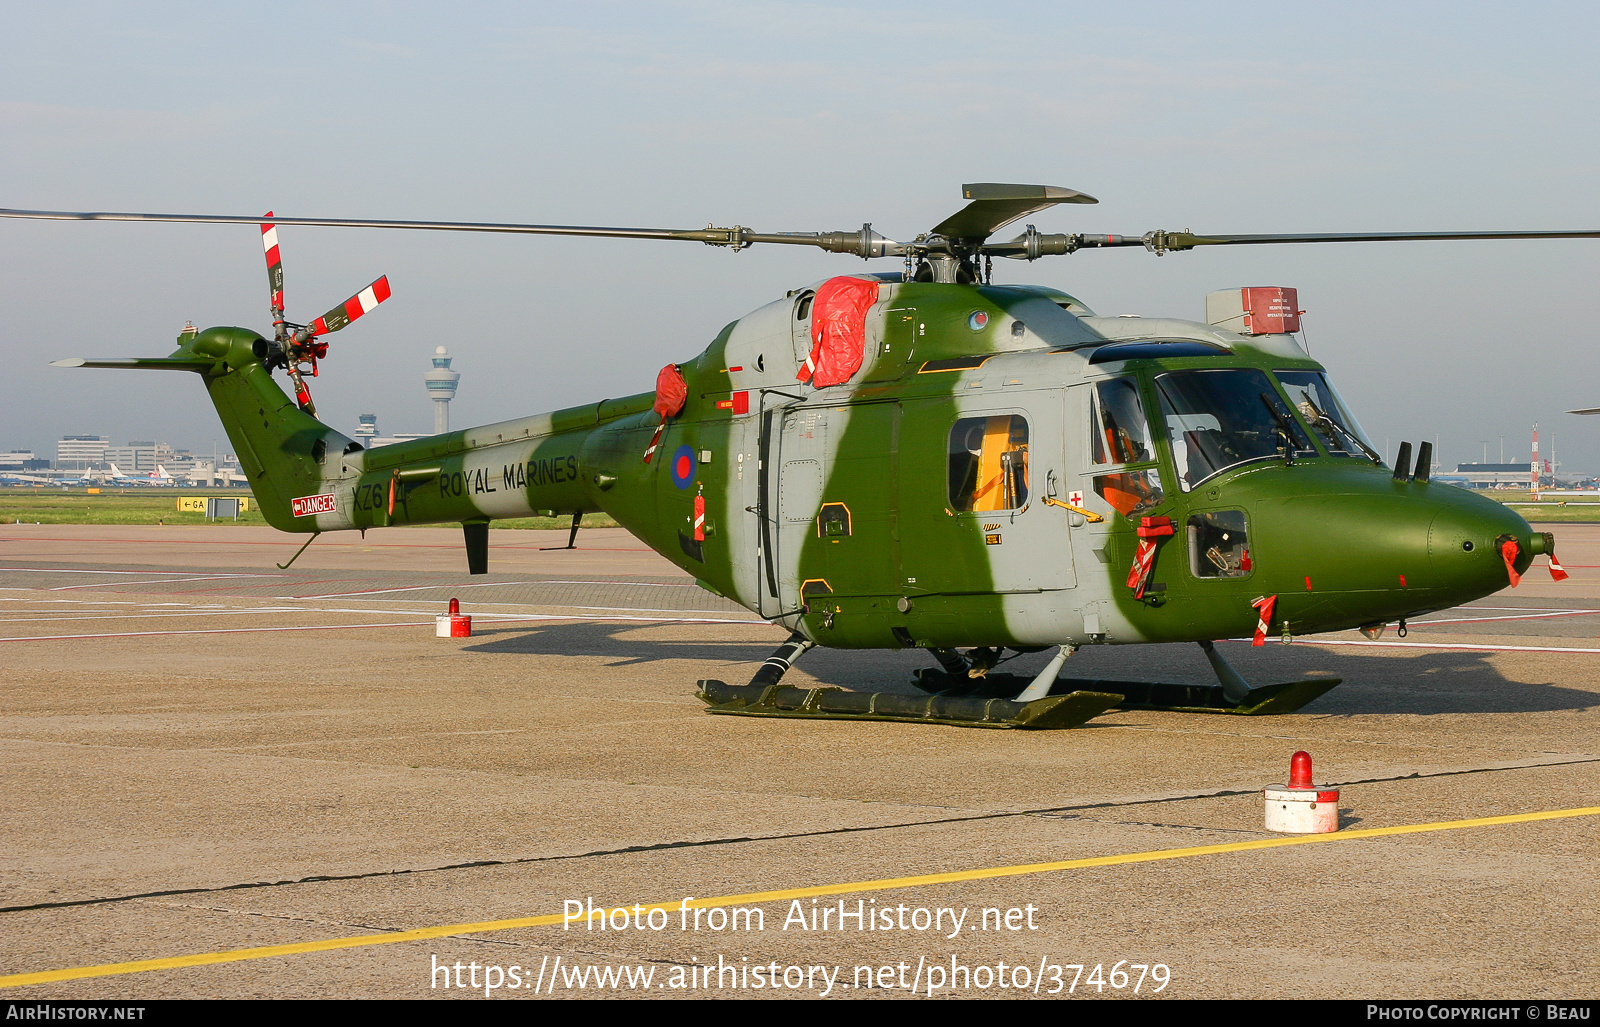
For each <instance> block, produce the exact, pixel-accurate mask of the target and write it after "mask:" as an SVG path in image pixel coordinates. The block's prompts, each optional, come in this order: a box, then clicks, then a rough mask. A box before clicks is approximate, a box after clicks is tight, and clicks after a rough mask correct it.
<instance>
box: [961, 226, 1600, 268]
mask: <svg viewBox="0 0 1600 1027" xmlns="http://www.w3.org/2000/svg"><path fill="white" fill-rule="evenodd" d="M1471 239H1491V240H1492V239H1600V230H1596V231H1571V232H1568V231H1549V232H1317V233H1309V234H1284V235H1195V234H1194V233H1192V232H1163V231H1155V232H1146V233H1145V234H1144V235H1067V234H1061V233H1053V234H1044V233H1040V232H1035V231H1032V230H1031V228H1030V230H1029V231H1027V232H1024V233H1023V234H1022V235H1019V236H1017V237H1016V238H1015V239H1012V240H1010V241H1008V242H991V243H985V244H984V245H983V246H982V247H981V249H980V252H982V253H985V254H987V255H989V256H991V257H1010V258H1012V259H1014V260H1038V259H1039V258H1040V257H1050V256H1057V255H1060V254H1063V253H1076V252H1077V251H1078V250H1086V249H1108V248H1116V247H1122V246H1142V247H1144V248H1145V249H1147V250H1149V251H1150V252H1151V253H1157V254H1160V253H1166V252H1167V251H1168V250H1192V249H1194V248H1195V247H1196V246H1249V245H1262V244H1269V243H1300V242H1429V241H1433V242H1455V241H1464V240H1471Z"/></svg>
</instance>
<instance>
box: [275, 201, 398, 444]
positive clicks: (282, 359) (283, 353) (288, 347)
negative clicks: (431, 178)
mask: <svg viewBox="0 0 1600 1027" xmlns="http://www.w3.org/2000/svg"><path fill="white" fill-rule="evenodd" d="M266 217H268V218H270V217H272V211H270V210H269V211H267V213H266ZM261 246H262V249H263V250H264V251H265V253H266V258H267V289H268V293H269V303H270V307H271V310H272V331H273V341H272V345H271V346H270V347H269V350H268V353H267V356H266V359H265V360H263V361H262V363H263V365H264V366H265V367H266V369H267V370H268V371H271V370H273V369H275V368H278V367H281V368H283V369H284V371H285V372H286V373H287V374H288V375H289V380H290V381H291V382H293V383H294V399H295V402H296V403H298V404H299V405H300V409H301V410H304V411H305V412H306V413H308V414H310V415H311V416H312V417H315V416H316V415H317V408H316V405H315V404H313V403H312V402H311V390H310V389H309V388H308V387H307V386H306V381H305V380H306V376H307V375H309V376H310V377H312V378H315V377H317V362H318V361H319V360H322V359H324V358H325V357H327V355H328V343H327V340H325V339H323V338H321V337H322V336H325V335H328V334H330V333H332V332H337V331H338V330H340V329H341V328H345V327H348V326H349V325H350V323H351V322H353V321H355V320H356V319H357V318H360V317H361V316H362V315H364V314H368V313H371V311H372V310H373V308H375V307H376V306H377V305H378V304H380V303H382V302H383V301H384V300H386V299H388V298H389V276H388V275H384V276H383V277H382V278H379V279H378V280H377V281H376V282H373V283H372V284H371V285H369V286H367V287H366V288H365V289H362V290H361V291H360V292H358V293H356V294H355V295H354V296H352V297H350V298H349V299H347V300H345V301H344V302H343V303H341V304H340V305H339V306H337V307H334V308H333V309H332V310H330V311H328V312H327V313H326V314H323V315H322V316H321V317H319V318H317V319H316V320H315V321H312V322H311V323H310V324H308V325H302V324H295V323H294V322H292V321H289V320H287V319H286V318H285V316H284V312H283V308H284V304H283V257H282V254H281V253H280V252H279V251H278V226H277V225H276V224H274V223H273V222H271V221H264V222H262V224H261Z"/></svg>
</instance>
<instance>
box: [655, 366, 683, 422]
mask: <svg viewBox="0 0 1600 1027" xmlns="http://www.w3.org/2000/svg"><path fill="white" fill-rule="evenodd" d="M688 398H689V386H688V384H687V383H686V382H685V381H684V380H683V372H682V371H679V370H678V365H677V364H668V365H667V366H666V367H663V368H662V369H661V373H660V374H658V375H656V404H655V411H656V413H658V414H660V415H661V416H662V417H676V416H678V411H680V410H682V409H683V404H684V401H685V400H687V399H688Z"/></svg>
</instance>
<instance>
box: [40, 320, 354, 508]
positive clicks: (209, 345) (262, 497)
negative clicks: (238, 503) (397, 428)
mask: <svg viewBox="0 0 1600 1027" xmlns="http://www.w3.org/2000/svg"><path fill="white" fill-rule="evenodd" d="M268 345H269V344H268V343H267V340H265V339H263V338H262V337H261V336H260V335H258V334H256V333H255V332H252V331H250V330H249V329H248V328H208V329H206V330H205V331H203V332H195V331H193V330H192V329H191V330H188V331H185V332H184V333H183V334H182V335H180V336H178V349H177V351H176V352H174V353H172V354H171V355H169V356H165V357H121V358H95V359H84V358H81V357H75V358H73V359H71V360H57V361H54V362H53V363H54V366H56V367H108V368H127V369H136V370H152V371H192V372H194V373H196V374H198V375H200V377H201V379H202V380H203V381H204V382H205V386H206V391H207V392H208V393H209V394H210V395H211V402H212V405H213V406H215V407H216V409H217V414H218V416H219V417H221V418H222V426H223V428H224V429H225V430H226V431H227V433H228V441H229V442H230V443H231V444H232V446H233V451H234V452H235V453H236V454H238V457H239V465H240V466H241V467H242V468H243V469H244V473H245V477H246V478H247V479H248V480H249V482H250V487H251V490H252V491H253V492H254V493H255V497H256V502H257V503H258V504H259V506H260V509H261V512H262V515H263V516H264V517H265V518H266V520H267V523H269V524H271V525H272V526H273V527H275V528H277V529H279V530H280V531H298V532H314V531H317V530H319V529H318V528H317V526H316V523H315V521H316V518H314V517H303V518H296V517H295V516H294V514H293V512H292V503H291V501H292V500H293V499H295V498H297V497H304V496H307V495H314V494H316V493H317V491H318V490H319V488H320V486H321V482H322V479H323V477H324V475H323V469H322V464H323V461H324V459H325V457H326V455H327V453H328V450H329V449H332V448H334V447H335V445H337V446H338V447H339V448H338V449H336V450H335V453H336V454H337V453H338V452H339V451H340V450H343V448H344V447H345V446H346V445H347V444H348V443H349V442H350V440H349V439H347V438H345V437H344V436H343V435H340V434H339V433H338V432H336V431H334V430H333V429H331V428H329V427H328V426H327V425H325V424H323V423H322V422H321V421H319V420H317V419H316V418H315V417H312V416H311V415H310V414H308V413H306V412H305V411H303V410H301V409H300V408H299V407H298V406H296V405H295V402H294V401H293V400H291V399H290V398H289V397H288V395H287V394H286V393H285V392H284V391H283V390H282V389H281V388H279V387H278V384H277V383H276V382H274V381H273V380H272V375H271V373H270V372H269V371H268V370H267V369H266V368H265V367H264V366H262V358H263V357H265V356H266V354H267V353H268ZM112 473H113V474H115V475H117V476H119V477H120V476H121V474H122V472H121V471H119V470H117V468H116V465H114V464H113V465H112ZM160 476H161V477H165V478H168V480H170V476H167V475H166V472H165V469H162V470H161V472H160Z"/></svg>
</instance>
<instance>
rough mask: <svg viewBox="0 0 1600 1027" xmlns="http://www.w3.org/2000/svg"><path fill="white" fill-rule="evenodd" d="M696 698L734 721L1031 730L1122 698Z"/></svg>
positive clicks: (841, 694)
mask: <svg viewBox="0 0 1600 1027" xmlns="http://www.w3.org/2000/svg"><path fill="white" fill-rule="evenodd" d="M695 694H696V695H697V696H698V697H699V698H700V699H701V700H702V701H703V702H705V703H706V705H707V707H708V708H707V709H706V712H707V713H722V714H728V715H731V716H735V717H791V718H797V719H801V720H894V721H901V722H905V723H913V724H947V725H950V726H953V727H996V728H1029V729H1034V730H1042V729H1048V728H1067V727H1077V726H1078V725H1079V724H1082V723H1084V722H1085V721H1087V720H1090V719H1091V718H1093V717H1097V716H1099V715H1100V714H1102V713H1104V712H1105V711H1106V710H1109V709H1111V708H1112V707H1113V706H1115V705H1117V703H1118V702H1120V701H1121V700H1122V696H1121V695H1108V694H1105V693H1103V692H1092V691H1073V692H1068V693H1066V694H1064V695H1050V696H1047V697H1045V698H1043V699H1035V700H1033V701H1032V702H1025V703H1019V702H1013V701H1011V700H1010V699H1005V698H1000V697H982V696H947V695H901V694H898V693H894V692H847V691H845V690H844V689H842V688H837V687H834V686H830V685H825V686H822V687H820V688H786V687H784V686H783V685H778V684H771V685H761V684H750V685H730V684H726V683H725V682H722V681H709V680H707V681H701V682H699V689H698V691H697V692H696V693H695Z"/></svg>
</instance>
